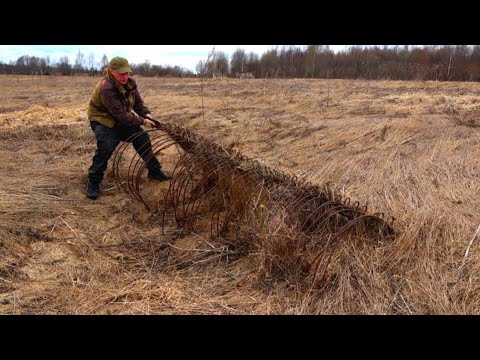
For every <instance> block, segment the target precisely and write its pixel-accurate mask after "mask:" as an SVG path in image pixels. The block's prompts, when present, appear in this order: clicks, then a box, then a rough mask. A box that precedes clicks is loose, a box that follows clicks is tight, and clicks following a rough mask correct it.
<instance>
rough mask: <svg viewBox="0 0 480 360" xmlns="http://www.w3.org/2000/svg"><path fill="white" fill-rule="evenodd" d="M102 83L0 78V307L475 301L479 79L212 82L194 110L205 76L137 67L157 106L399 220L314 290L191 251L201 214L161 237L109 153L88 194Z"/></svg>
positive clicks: (249, 307) (30, 310)
mask: <svg viewBox="0 0 480 360" xmlns="http://www.w3.org/2000/svg"><path fill="white" fill-rule="evenodd" d="M98 80H99V78H92V77H43V78H40V77H32V76H23V77H22V76H1V77H0V84H1V87H2V89H3V91H2V93H1V94H0V144H1V146H0V314H479V313H480V234H479V233H478V232H479V227H480V196H479V195H480V117H479V115H480V84H478V83H454V82H452V83H442V82H401V81H362V80H358V81H348V80H306V79H301V80H300V79H299V80H296V79H293V80H273V79H253V80H238V79H208V80H205V82H204V93H203V103H204V114H203V109H202V96H201V92H200V82H199V80H197V79H161V78H138V83H139V89H140V91H141V92H142V95H143V97H144V100H145V102H146V104H147V105H148V106H149V107H150V108H151V110H152V111H153V115H154V116H155V117H156V118H158V119H161V120H164V121H168V122H171V123H177V124H179V125H182V126H184V127H187V128H189V129H191V130H193V131H194V132H196V133H198V134H201V135H203V136H204V137H206V138H207V139H211V140H213V141H215V142H217V143H219V144H222V145H224V146H225V147H233V148H235V149H238V150H240V151H241V152H242V153H243V154H244V155H246V156H249V157H251V158H254V159H258V160H259V161H260V162H263V163H265V164H268V165H269V166H270V167H273V168H277V169H280V170H282V171H284V172H285V173H288V174H292V175H294V174H295V175H297V176H298V177H299V178H302V179H308V180H309V181H311V182H312V183H315V184H325V183H330V184H332V185H333V186H335V188H336V189H338V191H339V192H340V193H341V194H342V195H345V196H349V197H350V198H352V199H354V200H358V201H359V202H360V203H362V204H367V205H368V207H369V209H371V211H373V212H384V213H385V214H387V215H388V216H393V217H395V219H396V220H395V222H394V226H395V230H396V231H397V237H396V238H395V240H394V241H391V242H364V243H358V242H357V243H352V242H348V241H344V242H342V243H341V244H340V246H339V247H338V249H337V251H336V253H335V258H334V259H333V261H332V264H331V267H330V269H329V276H328V279H329V283H328V284H327V285H326V286H322V287H315V286H312V287H308V286H305V284H301V283H295V282H292V281H287V280H282V279H272V278H270V277H268V276H266V275H265V274H266V272H265V269H264V268H263V267H262V266H263V265H262V264H263V262H262V254H261V253H260V252H258V251H251V252H250V253H248V254H242V255H241V256H235V255H232V256H229V254H228V252H225V253H223V252H221V251H219V252H218V253H216V254H215V255H214V256H208V257H199V255H201V254H202V253H205V252H206V251H208V250H209V249H212V248H213V249H218V248H221V245H220V243H219V242H218V241H217V240H216V239H211V238H210V237H209V234H210V233H209V228H208V226H205V227H204V228H202V227H201V226H200V227H199V229H197V230H196V232H191V233H188V232H186V233H182V234H180V235H179V233H178V232H176V229H175V224H173V223H168V224H167V226H166V229H165V233H163V232H162V228H161V222H160V219H159V214H158V211H155V209H153V210H152V211H151V212H149V211H147V210H146V209H145V207H144V206H143V205H142V204H141V203H140V202H138V201H137V200H135V199H133V198H132V197H130V196H129V195H128V194H125V193H124V192H123V191H121V190H119V189H118V188H117V187H116V184H115V180H114V178H113V175H112V171H111V166H110V167H109V170H107V174H106V178H105V180H104V182H103V183H102V188H103V194H102V196H101V197H100V198H99V199H98V200H97V201H91V200H89V199H87V198H86V197H85V194H84V188H85V184H86V180H87V177H86V175H87V169H88V167H89V166H90V163H91V158H92V155H93V153H94V151H95V137H94V135H93V132H92V131H91V130H90V127H89V125H88V120H87V118H86V108H87V105H88V102H89V99H90V94H91V91H92V89H93V87H94V85H95V84H96V82H97V81H98ZM175 156H176V154H175V152H174V150H173V149H167V150H166V151H164V152H163V153H162V154H161V155H160V156H159V160H160V161H161V162H162V164H163V166H164V169H165V170H166V172H167V173H171V171H172V170H173V169H172V167H173V166H174V164H175ZM141 187H142V189H143V190H144V191H145V192H146V193H147V194H149V193H154V192H162V191H165V189H167V188H168V184H165V183H154V182H149V181H147V179H146V176H144V179H142V181H141ZM160 205H161V204H159V206H160Z"/></svg>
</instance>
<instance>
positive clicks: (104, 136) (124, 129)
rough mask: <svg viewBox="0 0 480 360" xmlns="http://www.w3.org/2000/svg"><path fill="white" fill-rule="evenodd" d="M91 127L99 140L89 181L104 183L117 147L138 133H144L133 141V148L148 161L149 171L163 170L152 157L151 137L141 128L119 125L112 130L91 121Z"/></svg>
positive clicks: (90, 169)
mask: <svg viewBox="0 0 480 360" xmlns="http://www.w3.org/2000/svg"><path fill="white" fill-rule="evenodd" d="M90 127H91V128H92V130H93V131H94V132H95V137H96V138H97V150H96V151H95V155H94V156H93V160H92V166H90V168H89V169H88V179H89V180H90V182H92V183H96V184H99V183H100V182H101V181H102V179H103V174H104V173H105V170H106V169H107V165H108V160H109V159H110V157H111V156H112V154H113V152H114V151H115V148H116V147H117V145H118V144H119V143H120V141H126V140H127V139H128V138H129V137H130V136H132V135H133V134H135V133H138V132H142V134H141V135H139V136H137V137H136V138H135V139H134V140H133V141H132V143H133V147H134V148H135V150H137V153H138V154H139V155H140V156H141V157H142V159H143V160H144V161H147V160H148V162H147V169H148V171H150V172H156V171H159V170H160V169H161V165H160V163H159V162H158V160H157V158H156V157H155V156H152V143H151V142H150V137H149V136H148V134H147V133H146V132H144V131H143V130H142V129H141V128H140V126H122V125H119V124H117V125H115V127H114V128H112V129H111V128H109V127H106V126H104V125H102V124H100V123H99V122H96V121H91V122H90Z"/></svg>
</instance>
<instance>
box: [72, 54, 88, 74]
mask: <svg viewBox="0 0 480 360" xmlns="http://www.w3.org/2000/svg"><path fill="white" fill-rule="evenodd" d="M84 65H85V56H84V55H83V53H82V52H81V51H80V50H78V54H77V57H76V58H75V65H74V66H73V68H74V70H75V72H82V71H83V69H84Z"/></svg>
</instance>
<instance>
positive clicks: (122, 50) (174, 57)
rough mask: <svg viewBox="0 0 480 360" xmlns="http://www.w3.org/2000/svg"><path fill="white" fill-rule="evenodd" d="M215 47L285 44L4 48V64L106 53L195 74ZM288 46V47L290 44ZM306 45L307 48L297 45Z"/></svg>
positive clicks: (258, 49) (259, 50)
mask: <svg viewBox="0 0 480 360" xmlns="http://www.w3.org/2000/svg"><path fill="white" fill-rule="evenodd" d="M214 46H215V52H218V51H222V52H224V53H225V54H227V56H229V57H230V56H231V55H232V53H233V52H234V51H235V50H236V49H238V48H240V49H243V50H245V52H246V53H247V54H248V53H250V52H254V53H256V54H258V55H261V54H263V53H265V52H266V51H267V50H270V49H273V48H275V47H277V46H278V48H281V47H282V46H283V45H0V61H3V62H5V63H8V62H9V61H11V60H12V61H15V60H17V59H18V58H19V57H20V56H22V55H28V56H37V57H47V56H49V57H50V60H51V61H58V60H59V59H60V58H61V57H64V56H68V58H69V59H70V63H71V64H72V65H73V64H74V62H75V58H76V56H77V54H78V52H79V51H80V52H82V53H83V55H84V58H85V59H88V57H89V55H90V54H92V53H93V54H94V57H95V62H96V64H95V66H97V64H98V63H99V62H100V60H101V58H102V56H103V54H105V55H107V57H108V59H109V60H110V59H111V58H113V57H115V56H123V57H125V58H127V59H128V61H129V62H130V63H132V64H140V63H143V62H145V61H146V60H149V61H150V63H151V64H152V65H162V66H167V65H171V66H174V65H178V66H181V67H184V68H186V69H188V70H191V71H193V72H195V66H196V65H197V64H198V62H199V61H200V60H206V59H207V57H208V53H209V52H210V51H212V49H213V47H214ZM287 46H288V45H287ZM296 46H302V47H304V46H305V45H296ZM345 46H346V45H330V48H331V49H332V50H334V51H338V50H341V49H344V48H345Z"/></svg>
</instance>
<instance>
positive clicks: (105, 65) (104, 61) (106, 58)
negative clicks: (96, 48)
mask: <svg viewBox="0 0 480 360" xmlns="http://www.w3.org/2000/svg"><path fill="white" fill-rule="evenodd" d="M108 63H109V62H108V57H107V55H105V54H103V56H102V61H101V62H100V65H101V66H102V69H105V68H106V67H108ZM102 69H101V70H102Z"/></svg>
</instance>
